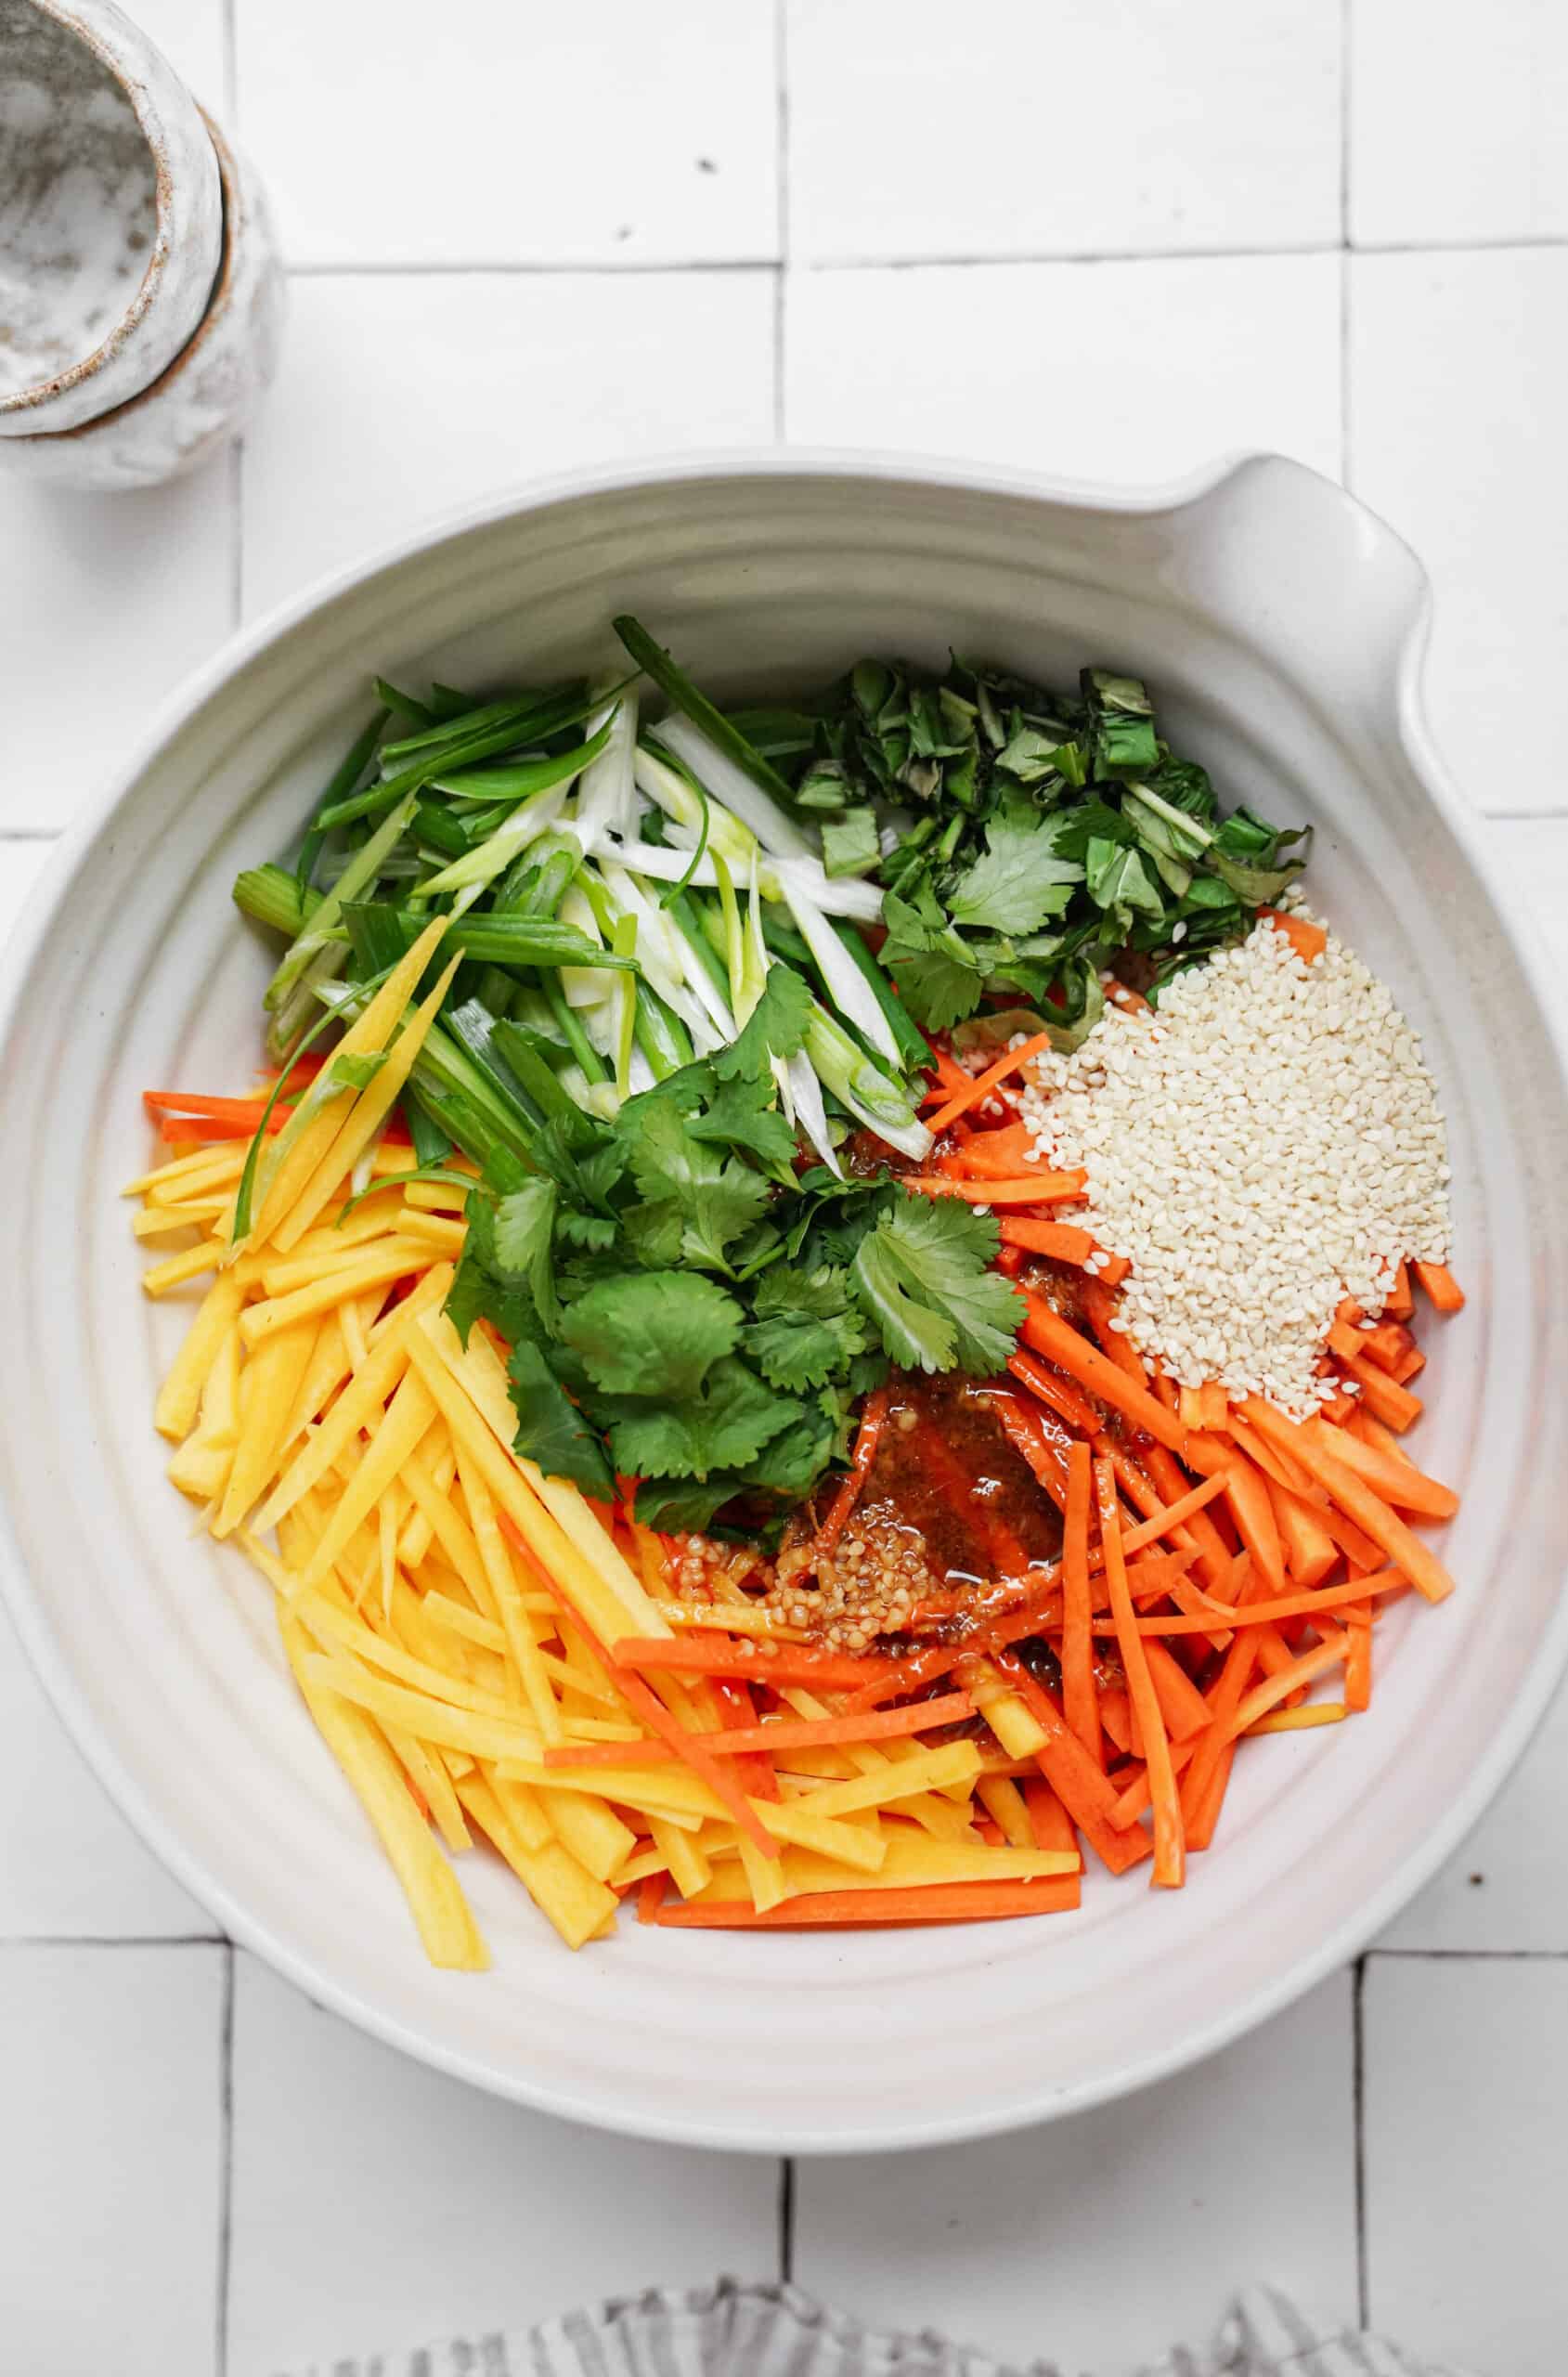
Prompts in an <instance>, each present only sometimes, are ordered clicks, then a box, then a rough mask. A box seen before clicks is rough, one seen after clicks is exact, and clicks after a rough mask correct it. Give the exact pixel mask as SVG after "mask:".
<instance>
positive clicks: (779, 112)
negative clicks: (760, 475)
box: [773, 0, 789, 443]
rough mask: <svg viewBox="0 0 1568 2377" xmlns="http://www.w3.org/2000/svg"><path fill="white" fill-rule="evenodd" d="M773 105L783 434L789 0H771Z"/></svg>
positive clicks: (780, 423) (777, 430)
mask: <svg viewBox="0 0 1568 2377" xmlns="http://www.w3.org/2000/svg"><path fill="white" fill-rule="evenodd" d="M773 78H774V104H775V110H776V112H775V117H774V126H775V135H776V139H775V149H774V178H775V181H776V184H777V197H778V216H777V231H778V244H779V268H778V274H777V277H776V279H774V282H773V436H774V440H775V442H779V443H782V441H783V438H784V323H785V318H786V315H787V311H788V299H787V296H786V292H785V282H786V280H787V279H788V276H789V0H773Z"/></svg>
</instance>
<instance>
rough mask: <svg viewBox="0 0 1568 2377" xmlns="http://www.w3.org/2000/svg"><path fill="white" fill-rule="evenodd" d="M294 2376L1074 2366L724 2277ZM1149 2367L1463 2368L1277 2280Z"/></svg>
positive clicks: (1255, 2371) (1198, 2371)
mask: <svg viewBox="0 0 1568 2377" xmlns="http://www.w3.org/2000/svg"><path fill="white" fill-rule="evenodd" d="M294 2377H1061V2372H1060V2371H1058V2370H1057V2368H1056V2364H1055V2363H1054V2362H1052V2361H1048V2360H1031V2361H1030V2362H1029V2363H1028V2365H1027V2367H1026V2366H1023V2365H1021V2364H1018V2363H1016V2362H1012V2361H1006V2362H1004V2361H1000V2360H994V2359H992V2358H991V2355H990V2354H989V2353H984V2352H972V2351H970V2350H968V2349H966V2348H965V2346H963V2345H953V2344H949V2343H948V2342H947V2341H946V2340H945V2338H943V2337H941V2336H939V2335H935V2334H933V2333H932V2332H930V2331H929V2330H927V2331H925V2332H922V2333H920V2334H918V2335H895V2334H892V2333H891V2332H888V2331H886V2330H883V2329H874V2328H867V2327H864V2326H862V2323H861V2321H860V2320H859V2319H850V2318H849V2316H848V2314H846V2313H845V2312H842V2311H832V2310H828V2309H826V2308H825V2307H824V2306H823V2305H822V2304H821V2303H815V2302H813V2301H812V2299H811V2297H810V2295H809V2294H802V2293H800V2292H799V2290H798V2289H797V2288H796V2287H793V2286H745V2285H742V2284H741V2283H739V2281H738V2280H734V2279H730V2278H725V2279H720V2280H719V2283H718V2285H717V2286H708V2287H699V2288H693V2289H692V2290H691V2291H690V2292H687V2293H680V2292H677V2291H674V2290H670V2291H663V2290H658V2289H652V2290H650V2291H649V2292H648V2293H645V2294H638V2295H634V2296H628V2297H627V2298H626V2299H625V2300H624V2301H615V2302H611V2303H607V2304H606V2305H605V2306H604V2307H603V2309H602V2310H598V2311H569V2312H568V2313H567V2314H566V2316H565V2317H564V2319H547V2320H546V2321H545V2322H544V2324H543V2325H542V2326H541V2327H537V2328H514V2329H509V2330H507V2331H506V2332H504V2333H503V2332H499V2331H498V2332H493V2333H491V2334H489V2335H476V2336H455V2337H451V2338H449V2339H448V2340H447V2342H446V2343H444V2344H434V2345H419V2346H417V2347H416V2348H414V2349H413V2350H408V2349H407V2348H405V2349H403V2350H399V2351H395V2352H377V2353H371V2354H369V2355H368V2356H367V2357H365V2358H361V2359H352V2358H350V2359H338V2358H334V2359H331V2360H324V2361H315V2362H313V2363H312V2364H311V2366H310V2368H309V2369H308V2370H305V2369H302V2370H299V2371H295V2372H294ZM1140 2377H1462V2372H1461V2371H1458V2370H1455V2369H1447V2368H1439V2367H1438V2366H1437V2365H1436V2363H1434V2362H1431V2361H1417V2360H1414V2359H1412V2358H1410V2356H1409V2354H1408V2353H1406V2352H1402V2351H1401V2350H1400V2348H1399V2346H1398V2345H1396V2344H1393V2343H1391V2342H1390V2341H1389V2339H1388V2338H1387V2337H1384V2336H1374V2335H1367V2334H1366V2333H1365V2332H1363V2331H1362V2330H1360V2329H1358V2328H1357V2329H1349V2328H1340V2327H1335V2326H1332V2325H1325V2324H1324V2323H1323V2322H1321V2321H1315V2320H1311V2319H1306V2318H1305V2317H1304V2316H1303V2315H1302V2313H1301V2312H1300V2311H1298V2310H1297V2308H1296V2306H1294V2304H1292V2303H1291V2302H1289V2300H1288V2299H1287V2297H1286V2296H1285V2295H1283V2294H1280V2293H1276V2291H1275V2290H1274V2289H1273V2288H1272V2287H1255V2288H1253V2289H1252V2291H1251V2293H1246V2294H1243V2295H1241V2296H1240V2297H1239V2298H1238V2301H1237V2302H1236V2303H1235V2304H1233V2305H1232V2306H1231V2308H1230V2310H1229V2311H1228V2312H1227V2313H1226V2315H1225V2319H1224V2320H1223V2322H1222V2323H1221V2327H1220V2332H1219V2334H1218V2336H1217V2337H1216V2338H1215V2341H1214V2345H1213V2346H1212V2350H1211V2351H1209V2352H1207V2353H1195V2352H1189V2351H1188V2350H1187V2349H1186V2346H1185V2345H1174V2346H1173V2348H1172V2349H1171V2351H1170V2352H1168V2353H1167V2354H1165V2355H1164V2357H1163V2358H1161V2359H1160V2360H1158V2361H1156V2362H1155V2363H1154V2364H1153V2365H1152V2366H1151V2367H1150V2368H1147V2369H1146V2370H1145V2371H1142V2372H1141V2373H1140Z"/></svg>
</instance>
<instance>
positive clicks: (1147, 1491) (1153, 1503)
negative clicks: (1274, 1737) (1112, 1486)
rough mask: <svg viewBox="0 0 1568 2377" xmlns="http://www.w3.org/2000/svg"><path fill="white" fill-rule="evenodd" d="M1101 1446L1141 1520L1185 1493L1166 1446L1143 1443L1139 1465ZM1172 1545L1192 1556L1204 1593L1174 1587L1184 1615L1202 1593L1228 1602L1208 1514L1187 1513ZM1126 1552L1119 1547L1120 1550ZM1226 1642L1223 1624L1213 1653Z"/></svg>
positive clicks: (1224, 1561)
mask: <svg viewBox="0 0 1568 2377" xmlns="http://www.w3.org/2000/svg"><path fill="white" fill-rule="evenodd" d="M1104 1448H1105V1449H1106V1451H1107V1452H1108V1454H1109V1457H1110V1463H1111V1467H1112V1468H1113V1469H1114V1470H1115V1472H1116V1476H1117V1483H1118V1484H1119V1485H1120V1486H1121V1489H1122V1491H1123V1493H1124V1494H1125V1495H1126V1497H1127V1499H1128V1500H1129V1501H1130V1502H1131V1503H1133V1504H1134V1507H1135V1508H1136V1509H1137V1510H1139V1511H1141V1512H1142V1513H1143V1514H1144V1516H1145V1517H1146V1518H1152V1517H1153V1515H1154V1513H1155V1512H1156V1511H1158V1510H1162V1509H1169V1508H1170V1506H1171V1505H1172V1504H1173V1502H1177V1501H1179V1500H1181V1498H1182V1496H1183V1494H1184V1493H1185V1492H1186V1483H1187V1481H1186V1472H1185V1471H1184V1470H1183V1469H1182V1467H1181V1466H1180V1464H1179V1462H1178V1461H1176V1459H1175V1456H1174V1455H1173V1453H1171V1452H1169V1451H1168V1450H1167V1449H1166V1448H1165V1446H1163V1445H1146V1446H1145V1447H1143V1448H1142V1458H1141V1461H1134V1459H1133V1457H1132V1455H1131V1454H1130V1453H1125V1452H1123V1451H1122V1449H1121V1447H1120V1445H1118V1444H1116V1443H1115V1442H1114V1441H1113V1440H1112V1439H1111V1438H1110V1437H1106V1438H1105V1439H1104ZM1095 1449H1096V1450H1099V1449H1100V1448H1099V1447H1096V1448H1095ZM1145 1464H1147V1469H1146V1467H1145ZM1175 1541H1176V1543H1177V1545H1178V1546H1179V1547H1180V1548H1181V1549H1182V1550H1184V1551H1191V1552H1192V1553H1193V1555H1194V1559H1195V1562H1196V1565H1197V1567H1198V1572H1199V1576H1200V1577H1201V1578H1202V1579H1203V1586H1204V1591H1203V1592H1200V1591H1199V1589H1198V1588H1197V1587H1196V1586H1191V1585H1189V1586H1173V1587H1172V1597H1173V1600H1174V1601H1175V1602H1176V1604H1177V1605H1178V1606H1179V1607H1180V1608H1182V1609H1185V1610H1186V1611H1187V1613H1188V1615H1189V1616H1191V1617H1197V1616H1198V1615H1199V1612H1200V1611H1201V1609H1202V1608H1203V1606H1204V1593H1205V1592H1206V1593H1208V1594H1209V1595H1212V1597H1213V1598H1214V1599H1215V1600H1219V1601H1228V1600H1229V1599H1230V1594H1229V1591H1228V1590H1227V1588H1228V1583H1229V1578H1230V1553H1229V1552H1227V1550H1226V1549H1225V1542H1224V1540H1223V1539H1222V1537H1221V1535H1220V1533H1219V1530H1218V1528H1217V1527H1216V1526H1215V1525H1214V1522H1213V1520H1212V1518H1211V1516H1210V1514H1209V1513H1208V1511H1207V1510H1197V1511H1193V1512H1191V1513H1189V1514H1188V1515H1187V1517H1186V1518H1185V1519H1184V1520H1183V1521H1182V1523H1181V1526H1179V1527H1178V1528H1177V1529H1176V1531H1175ZM1126 1548H1127V1547H1126V1545H1125V1544H1123V1545H1122V1550H1123V1552H1125V1551H1126ZM1229 1639H1230V1637H1229V1635H1228V1634H1226V1633H1225V1630H1224V1628H1223V1625H1222V1627H1221V1629H1220V1631H1219V1632H1218V1633H1217V1634H1214V1635H1212V1636H1211V1637H1210V1642H1211V1644H1212V1648H1213V1649H1214V1650H1216V1651H1222V1650H1224V1648H1225V1643H1227V1642H1228V1641H1229Z"/></svg>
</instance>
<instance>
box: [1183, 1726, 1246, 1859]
mask: <svg viewBox="0 0 1568 2377" xmlns="http://www.w3.org/2000/svg"><path fill="white" fill-rule="evenodd" d="M1197 1763H1198V1761H1197V1760H1196V1759H1195V1760H1193V1764H1194V1765H1196V1764H1197ZM1235 1763H1236V1744H1235V1742H1233V1741H1230V1742H1226V1743H1225V1744H1224V1745H1223V1747H1221V1750H1220V1754H1219V1757H1218V1758H1217V1759H1216V1760H1215V1761H1214V1764H1213V1767H1212V1770H1211V1772H1210V1774H1209V1778H1208V1782H1207V1784H1206V1785H1205V1787H1204V1789H1203V1791H1202V1792H1201V1793H1200V1794H1195V1795H1194V1803H1193V1804H1192V1805H1191V1806H1190V1807H1189V1804H1188V1801H1187V1799H1186V1797H1185V1796H1184V1798H1183V1800H1182V1821H1183V1824H1184V1825H1185V1826H1186V1845H1187V1847H1188V1849H1190V1850H1192V1851H1199V1850H1203V1849H1207V1848H1208V1847H1209V1845H1210V1843H1211V1842H1212V1839H1213V1838H1214V1826H1215V1825H1217V1824H1218V1822H1219V1820H1220V1810H1221V1809H1222V1807H1224V1805H1225V1793H1226V1791H1227V1790H1228V1788H1229V1787H1230V1771H1231V1768H1232V1767H1233V1766H1234V1765H1235ZM1190 1772H1191V1769H1190V1768H1189V1769H1188V1773H1190Z"/></svg>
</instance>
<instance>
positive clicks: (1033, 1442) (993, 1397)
mask: <svg viewBox="0 0 1568 2377" xmlns="http://www.w3.org/2000/svg"><path fill="white" fill-rule="evenodd" d="M987 1401H988V1402H989V1403H990V1405H991V1409H992V1410H993V1411H994V1412H995V1414H996V1416H997V1418H998V1419H999V1420H1000V1421H1001V1422H1002V1427H1003V1431H1004V1435H1006V1438H1007V1441H1008V1443H1009V1444H1010V1445H1011V1446H1012V1448H1013V1449H1014V1451H1015V1452H1017V1453H1021V1454H1022V1456H1023V1458H1024V1460H1025V1461H1028V1463H1029V1465H1030V1469H1031V1470H1032V1471H1033V1473H1034V1477H1035V1482H1036V1484H1037V1485H1039V1486H1042V1487H1043V1488H1044V1490H1045V1492H1046V1493H1047V1494H1049V1496H1050V1498H1051V1500H1052V1501H1053V1502H1055V1503H1056V1508H1057V1509H1058V1510H1061V1509H1063V1508H1064V1507H1065V1504H1066V1495H1067V1472H1066V1470H1065V1468H1064V1466H1063V1462H1062V1458H1061V1456H1060V1454H1059V1453H1058V1452H1057V1450H1056V1446H1055V1445H1054V1444H1052V1443H1051V1442H1050V1440H1049V1438H1048V1437H1047V1436H1046V1434H1045V1431H1044V1429H1043V1426H1042V1425H1041V1423H1040V1422H1039V1421H1038V1420H1037V1419H1036V1417H1035V1415H1034V1410H1033V1408H1032V1407H1031V1408H1030V1409H1028V1410H1026V1409H1025V1408H1024V1406H1023V1405H1022V1404H1021V1403H1020V1402H1019V1401H1018V1398H1017V1396H1016V1395H1010V1394H1008V1393H1007V1391H1006V1389H1005V1388H1004V1387H999V1386H993V1387H992V1388H991V1392H990V1394H989V1396H987Z"/></svg>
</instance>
